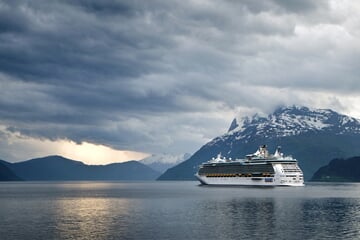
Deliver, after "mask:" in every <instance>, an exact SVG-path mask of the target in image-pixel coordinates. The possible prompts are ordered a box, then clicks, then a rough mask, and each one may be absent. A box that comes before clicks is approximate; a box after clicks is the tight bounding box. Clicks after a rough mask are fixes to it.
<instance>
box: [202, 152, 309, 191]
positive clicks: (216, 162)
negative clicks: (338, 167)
mask: <svg viewBox="0 0 360 240" xmlns="http://www.w3.org/2000/svg"><path fill="white" fill-rule="evenodd" d="M195 176H196V178H197V179H198V180H199V181H200V182H201V183H202V184H204V185H240V186H304V176H303V172H302V170H301V169H300V167H299V165H298V164H297V160H296V159H294V158H292V157H291V156H284V154H283V153H281V152H280V147H278V148H277V149H276V151H275V153H274V154H269V152H268V150H267V147H266V145H262V146H260V148H259V149H258V150H257V151H256V152H255V153H253V154H249V155H246V158H245V159H235V160H232V159H231V158H228V159H227V158H224V157H222V156H221V155H220V154H219V155H218V156H217V157H216V158H213V159H211V160H210V161H208V162H205V163H203V164H201V165H200V167H199V171H198V172H197V173H196V174H195Z"/></svg>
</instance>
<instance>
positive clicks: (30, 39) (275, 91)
mask: <svg viewBox="0 0 360 240" xmlns="http://www.w3.org/2000/svg"><path fill="white" fill-rule="evenodd" d="M359 13H360V2H359V1H352V0H338V1H330V0H316V1H314V0H301V1H298V0H272V1H271V0H266V1H265V0H264V1H253V0H242V1H226V0H219V1H217V0H169V1H163V0H143V1H136V0H128V1H127V0H119V1H116V0H102V1H98V0H92V1H90V0H89V1H87V0H68V1H66V0H61V1H60V0H59V1H56V0H52V1H48V0H34V1H31V0H29V1H20V0H19V1H17V0H8V1H4V0H0V91H1V92H0V137H1V140H0V158H2V159H4V160H8V161H19V160H25V159H27V156H29V157H35V156H40V155H42V154H52V153H54V154H55V153H56V154H62V153H64V154H65V152H64V151H65V150H61V148H60V147H59V146H60V145H61V144H64V142H65V143H68V144H70V145H71V146H72V147H74V146H75V147H76V146H81V145H79V144H80V143H82V142H86V143H89V144H94V145H93V146H96V145H100V146H102V147H104V146H105V147H108V148H109V149H111V150H119V151H117V152H118V153H124V152H122V151H128V152H127V153H129V154H128V156H127V158H134V159H135V158H141V157H143V156H144V153H145V154H146V153H148V154H151V153H172V154H178V153H185V152H189V153H193V152H195V151H196V150H198V149H199V148H200V147H201V146H202V145H203V144H205V143H206V142H207V141H209V140H210V139H212V138H214V137H216V136H218V135H220V134H222V133H224V132H225V131H226V130H227V128H228V127H229V125H230V123H231V120H232V119H233V118H234V117H235V116H244V115H248V114H253V113H255V112H262V113H270V112H272V111H273V110H274V109H275V108H276V107H278V106H280V105H293V104H297V105H305V106H308V107H313V108H332V109H334V110H336V111H339V112H341V113H344V114H350V115H352V116H354V117H360V94H359V93H360V81H359V76H360V14H359ZM49 146H52V147H49ZM59 149H60V150H59ZM94 151H95V150H94ZM120 151H121V152H120ZM129 151H130V152H129ZM130 153H132V155H131V154H130ZM65 155H66V154H65ZM121 156H122V155H121ZM121 156H120V155H118V157H115V158H116V159H113V160H111V161H124V160H126V159H127V158H125V157H124V158H123V157H121ZM24 158H25V159H24ZM79 160H83V159H79Z"/></svg>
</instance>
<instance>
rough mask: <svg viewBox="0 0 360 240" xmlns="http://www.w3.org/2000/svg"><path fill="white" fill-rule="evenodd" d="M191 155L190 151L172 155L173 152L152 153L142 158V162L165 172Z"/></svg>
mask: <svg viewBox="0 0 360 240" xmlns="http://www.w3.org/2000/svg"><path fill="white" fill-rule="evenodd" d="M190 157H191V154H190V153H185V154H179V155H171V154H165V153H162V154H152V155H151V156H149V157H147V158H144V159H142V160H140V162H141V163H143V164H145V165H147V166H149V167H151V168H152V169H154V170H156V171H158V172H161V173H163V172H165V171H166V170H167V169H168V168H171V167H173V166H175V165H177V164H179V163H181V162H183V161H185V160H187V159H189V158H190Z"/></svg>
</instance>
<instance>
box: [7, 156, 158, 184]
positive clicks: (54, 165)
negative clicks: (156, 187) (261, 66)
mask: <svg viewBox="0 0 360 240" xmlns="http://www.w3.org/2000/svg"><path fill="white" fill-rule="evenodd" d="M3 164H4V165H6V166H7V167H8V168H9V169H11V170H12V171H13V172H14V173H15V174H16V175H17V176H19V177H20V178H22V179H23V180H33V181H42V180H45V181H54V180H155V179H156V178H157V177H158V176H159V175H160V173H159V172H157V171H155V170H153V169H151V168H150V167H148V166H146V165H144V164H142V163H139V162H137V161H129V162H124V163H112V164H108V165H86V164H84V163H82V162H80V161H75V160H71V159H67V158H64V157H61V156H48V157H43V158H36V159H31V160H28V161H24V162H18V163H8V162H5V163H4V162H3Z"/></svg>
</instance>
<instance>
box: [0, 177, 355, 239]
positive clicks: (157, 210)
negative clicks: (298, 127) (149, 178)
mask: <svg viewBox="0 0 360 240" xmlns="http://www.w3.org/2000/svg"><path fill="white" fill-rule="evenodd" d="M359 193H360V184H310V183H308V184H307V185H306V186H305V187H297V188H290V187H278V188H244V187H204V186H198V183H197V182H21V183H19V182H18V183H1V184H0V239H4V240H6V239H11V240H13V239H359V238H360V194H359Z"/></svg>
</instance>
